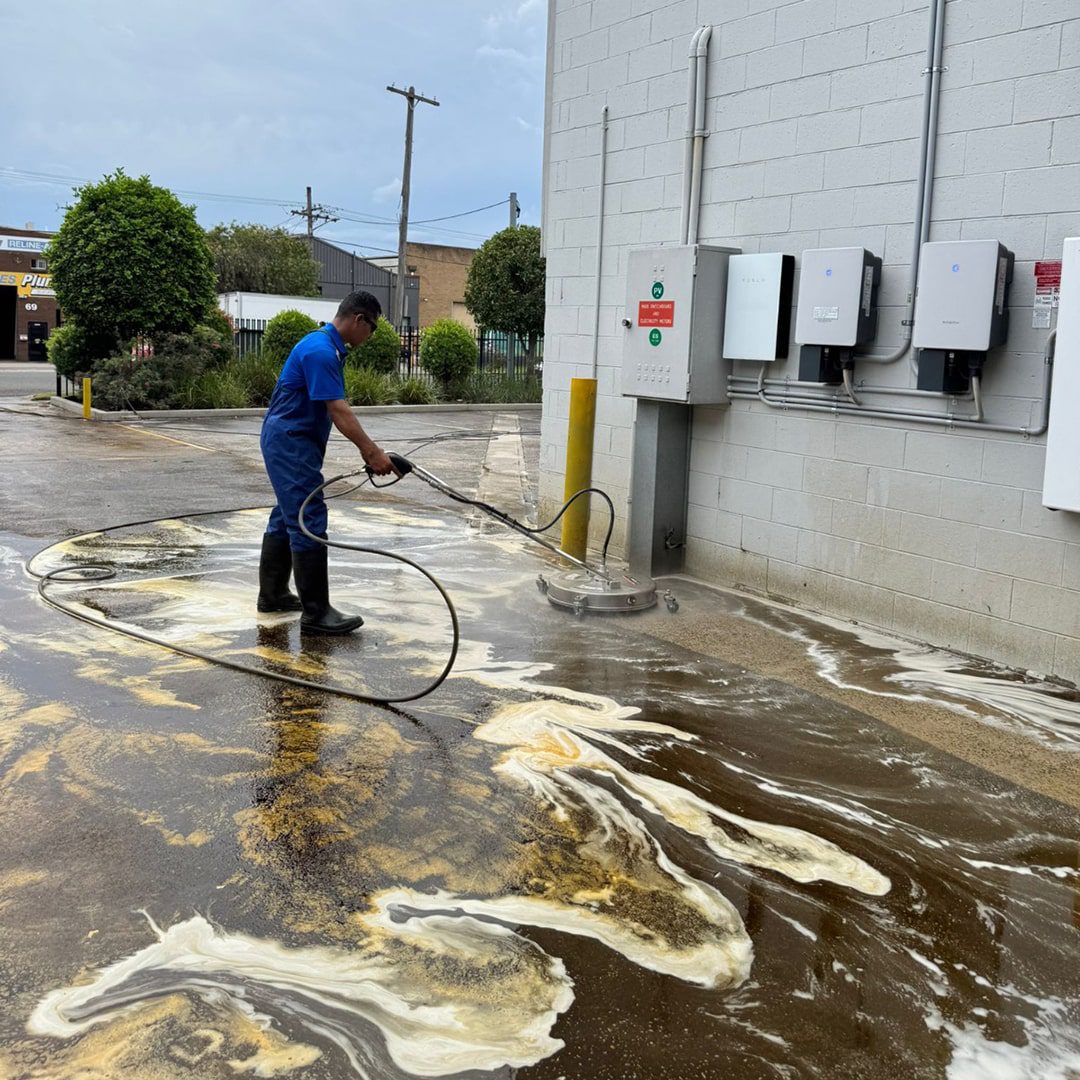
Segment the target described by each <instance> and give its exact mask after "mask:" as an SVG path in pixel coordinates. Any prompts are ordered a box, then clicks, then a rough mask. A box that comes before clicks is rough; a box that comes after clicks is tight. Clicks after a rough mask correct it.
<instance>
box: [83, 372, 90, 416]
mask: <svg viewBox="0 0 1080 1080" xmlns="http://www.w3.org/2000/svg"><path fill="white" fill-rule="evenodd" d="M90 401H91V396H90V380H89V379H83V381H82V418H83V419H84V420H89V419H90Z"/></svg>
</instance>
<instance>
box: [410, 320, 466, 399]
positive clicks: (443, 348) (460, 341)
mask: <svg viewBox="0 0 1080 1080" xmlns="http://www.w3.org/2000/svg"><path fill="white" fill-rule="evenodd" d="M477 355H478V350H477V348H476V341H475V340H474V338H473V336H472V334H471V333H470V332H469V331H468V330H467V329H466V328H465V327H464V326H462V325H461V323H459V322H455V321H454V320H453V319H438V320H437V321H435V322H433V323H432V324H431V325H430V326H429V327H428V328H427V329H426V330H425V331H424V335H423V338H422V340H421V342H420V365H421V367H423V369H424V370H425V371H427V372H430V374H431V375H432V376H433V377H434V378H436V379H438V381H439V382H440V383H442V385H443V386H444V387H448V388H449V387H455V386H456V385H457V384H458V383H460V382H461V381H462V380H463V379H464V378H465V377H466V376H467V375H468V374H469V372H471V371H473V370H474V369H475V368H476V359H477Z"/></svg>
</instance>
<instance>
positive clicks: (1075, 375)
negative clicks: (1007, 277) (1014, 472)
mask: <svg viewBox="0 0 1080 1080" xmlns="http://www.w3.org/2000/svg"><path fill="white" fill-rule="evenodd" d="M1059 303H1060V306H1059V308H1058V325H1057V342H1056V345H1055V349H1054V375H1053V380H1054V381H1053V383H1052V385H1051V397H1050V426H1049V428H1048V429H1047V432H1046V469H1045V472H1044V473H1043V496H1042V501H1043V506H1048V507H1050V508H1051V509H1053V510H1072V511H1073V512H1074V513H1080V237H1077V236H1074V237H1071V238H1070V239H1068V240H1066V241H1065V250H1064V252H1063V253H1062V257H1061V294H1060V301H1059Z"/></svg>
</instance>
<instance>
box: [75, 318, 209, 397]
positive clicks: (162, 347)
mask: <svg viewBox="0 0 1080 1080" xmlns="http://www.w3.org/2000/svg"><path fill="white" fill-rule="evenodd" d="M223 351H224V347H223V346H222V344H221V341H220V339H219V338H217V337H216V336H215V334H214V332H213V331H212V330H208V329H207V328H206V327H204V326H197V327H195V329H194V331H192V333H190V334H161V335H158V336H157V337H155V339H154V354H153V356H146V357H138V358H134V359H133V358H132V357H131V355H130V353H127V352H125V353H121V354H120V355H119V356H113V357H110V358H109V359H107V360H102V361H100V362H99V363H97V364H95V366H94V398H95V399H96V401H97V403H98V405H99V407H100V408H104V409H124V408H128V407H130V408H133V409H177V408H183V407H184V405H185V404H186V397H185V395H186V389H187V386H188V384H190V383H192V382H194V380H196V379H197V378H198V377H199V376H200V375H202V373H203V372H204V371H206V370H208V369H213V368H217V367H220V366H222V359H221V354H222V352H223Z"/></svg>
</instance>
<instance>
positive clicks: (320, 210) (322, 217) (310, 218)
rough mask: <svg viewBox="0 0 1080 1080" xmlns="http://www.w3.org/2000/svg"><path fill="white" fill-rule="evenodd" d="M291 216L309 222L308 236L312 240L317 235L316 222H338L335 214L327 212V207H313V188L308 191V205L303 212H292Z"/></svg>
mask: <svg viewBox="0 0 1080 1080" xmlns="http://www.w3.org/2000/svg"><path fill="white" fill-rule="evenodd" d="M289 213H290V214H292V215H293V216H294V217H302V218H305V219H306V220H307V236H308V240H310V239H311V238H312V237H313V236H314V235H315V222H316V221H325V222H327V223H329V222H331V221H337V220H338V219H337V218H336V217H334V216H333V214H328V213H327V212H326V207H325V206H312V205H311V188H310V187H309V188H308V189H307V204H306V206H305V207H304V209H303V210H290V211H289Z"/></svg>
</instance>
